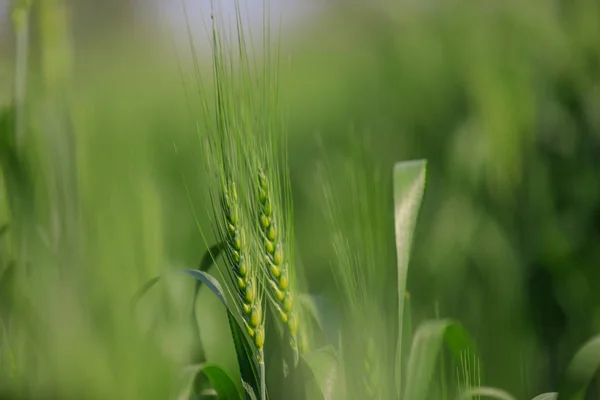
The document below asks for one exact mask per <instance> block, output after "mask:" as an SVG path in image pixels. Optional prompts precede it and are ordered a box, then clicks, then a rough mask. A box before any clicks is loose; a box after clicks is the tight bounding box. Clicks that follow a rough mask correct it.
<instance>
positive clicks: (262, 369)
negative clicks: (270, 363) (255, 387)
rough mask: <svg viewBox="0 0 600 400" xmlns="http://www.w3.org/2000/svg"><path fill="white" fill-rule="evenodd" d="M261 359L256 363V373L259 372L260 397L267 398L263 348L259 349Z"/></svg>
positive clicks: (265, 399)
mask: <svg viewBox="0 0 600 400" xmlns="http://www.w3.org/2000/svg"><path fill="white" fill-rule="evenodd" d="M259 357H260V359H261V361H260V362H259V363H258V369H259V371H258V373H259V374H260V399H261V400H267V381H266V377H265V354H264V350H262V349H261V350H259Z"/></svg>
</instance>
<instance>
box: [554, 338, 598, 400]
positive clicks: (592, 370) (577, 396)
mask: <svg viewBox="0 0 600 400" xmlns="http://www.w3.org/2000/svg"><path fill="white" fill-rule="evenodd" d="M599 367H600V335H598V336H595V337H594V338H592V339H591V340H589V341H588V342H587V343H586V344H584V345H583V346H582V347H581V348H580V349H579V351H577V353H576V354H575V356H574V357H573V359H572V360H571V363H570V364H569V368H568V369H567V374H566V377H565V380H564V382H563V384H562V387H561V388H560V390H559V392H558V393H559V396H558V397H559V398H560V399H561V400H562V399H565V400H583V399H584V398H585V392H586V390H587V387H588V385H589V383H590V382H591V380H592V378H593V377H594V375H595V374H596V372H597V371H598V368H599Z"/></svg>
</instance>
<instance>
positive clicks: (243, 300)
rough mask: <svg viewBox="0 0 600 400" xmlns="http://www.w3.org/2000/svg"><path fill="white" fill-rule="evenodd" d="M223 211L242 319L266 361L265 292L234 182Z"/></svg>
mask: <svg viewBox="0 0 600 400" xmlns="http://www.w3.org/2000/svg"><path fill="white" fill-rule="evenodd" d="M222 190H223V195H222V201H221V205H222V210H223V216H224V224H225V227H226V229H225V232H224V235H223V236H224V240H225V243H226V245H227V247H226V250H225V252H226V257H227V260H228V261H229V265H230V269H229V272H230V276H231V279H232V281H233V284H234V285H235V287H236V291H235V294H236V295H237V299H236V300H237V301H238V302H239V305H240V309H241V315H242V319H243V321H244V325H245V327H246V330H247V332H248V335H250V337H251V338H252V339H253V341H254V344H255V345H256V348H257V358H258V360H259V361H262V353H263V352H262V350H263V346H264V343H265V331H264V319H263V305H262V294H261V291H260V287H261V286H260V284H259V282H258V277H257V271H256V268H255V267H254V266H253V265H252V263H251V254H250V251H249V247H248V244H247V241H246V234H245V227H244V223H243V218H242V215H241V214H242V213H241V207H240V203H239V199H238V193H237V189H236V186H235V184H234V183H231V184H229V185H224V186H223V189H222Z"/></svg>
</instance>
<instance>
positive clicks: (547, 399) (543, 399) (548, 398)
mask: <svg viewBox="0 0 600 400" xmlns="http://www.w3.org/2000/svg"><path fill="white" fill-rule="evenodd" d="M556 399H558V393H556V392H552V393H542V394H540V395H537V396H535V397H534V398H533V399H531V400H556Z"/></svg>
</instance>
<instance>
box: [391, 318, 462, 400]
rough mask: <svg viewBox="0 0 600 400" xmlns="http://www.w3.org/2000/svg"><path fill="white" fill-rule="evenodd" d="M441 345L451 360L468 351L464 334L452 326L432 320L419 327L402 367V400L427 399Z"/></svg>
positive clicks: (458, 327)
mask: <svg viewBox="0 0 600 400" xmlns="http://www.w3.org/2000/svg"><path fill="white" fill-rule="evenodd" d="M443 344H446V347H447V348H448V350H450V352H451V354H452V355H453V356H454V358H455V360H459V359H460V355H461V353H462V352H463V351H466V350H468V349H470V348H472V345H471V340H470V338H469V336H468V335H467V333H466V331H465V330H464V329H463V328H462V326H461V325H460V324H458V323H456V322H453V321H451V320H435V321H428V322H425V323H424V324H422V325H421V326H419V328H418V329H417V331H416V332H415V336H414V339H413V342H412V347H411V351H410V356H409V358H408V364H407V367H406V383H405V388H404V396H403V397H402V398H403V399H406V400H425V399H428V398H429V397H428V396H429V389H430V388H431V383H432V380H433V375H434V372H435V367H436V365H437V360H438V356H439V354H440V352H441V351H442V345H443Z"/></svg>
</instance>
